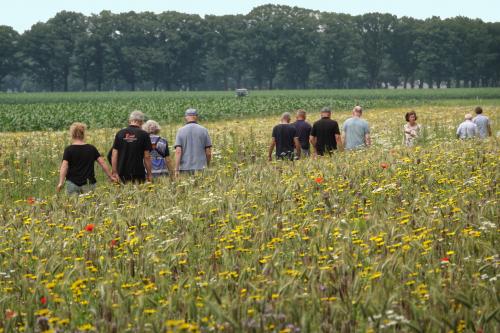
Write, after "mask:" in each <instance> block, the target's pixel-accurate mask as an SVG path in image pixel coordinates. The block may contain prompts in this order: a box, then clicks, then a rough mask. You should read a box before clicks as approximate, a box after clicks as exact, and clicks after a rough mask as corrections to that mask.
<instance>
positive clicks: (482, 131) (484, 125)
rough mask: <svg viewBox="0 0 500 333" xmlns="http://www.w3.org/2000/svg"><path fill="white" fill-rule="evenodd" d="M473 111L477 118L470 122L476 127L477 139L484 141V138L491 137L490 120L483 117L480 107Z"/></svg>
mask: <svg viewBox="0 0 500 333" xmlns="http://www.w3.org/2000/svg"><path fill="white" fill-rule="evenodd" d="M474 111H475V112H476V115H477V116H475V117H474V119H472V122H473V123H474V124H476V125H477V129H478V130H479V137H480V138H481V139H485V138H486V137H488V136H491V124H490V119H489V118H488V117H486V116H484V115H483V109H482V108H481V107H480V106H478V107H477V108H476V109H475V110H474Z"/></svg>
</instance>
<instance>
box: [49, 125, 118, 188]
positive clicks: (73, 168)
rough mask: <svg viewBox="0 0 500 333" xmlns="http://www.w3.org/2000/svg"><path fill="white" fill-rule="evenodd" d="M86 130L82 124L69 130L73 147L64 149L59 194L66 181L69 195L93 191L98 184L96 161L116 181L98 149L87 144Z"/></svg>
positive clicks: (72, 126)
mask: <svg viewBox="0 0 500 333" xmlns="http://www.w3.org/2000/svg"><path fill="white" fill-rule="evenodd" d="M86 129H87V126H86V125H85V124H82V123H73V124H72V125H71V127H70V129H69V132H70V135H71V145H70V146H68V147H66V149H64V155H63V161H62V163H61V169H60V172H59V184H58V185H57V188H56V190H57V192H59V191H61V189H62V187H63V185H64V181H65V180H66V191H67V192H68V194H72V193H76V194H81V193H85V192H88V191H91V190H93V189H94V188H95V183H96V179H95V174H94V162H95V161H97V163H99V165H100V166H101V167H102V169H103V170H104V172H105V173H106V175H107V176H108V178H109V179H110V180H111V181H116V179H115V177H113V175H112V174H111V171H110V170H109V168H108V166H107V164H106V162H104V158H103V157H102V156H101V154H99V152H98V151H97V149H96V147H94V146H92V145H89V144H86V143H85V141H84V139H85V130H86Z"/></svg>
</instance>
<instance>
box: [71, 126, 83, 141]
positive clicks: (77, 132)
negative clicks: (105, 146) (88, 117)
mask: <svg viewBox="0 0 500 333" xmlns="http://www.w3.org/2000/svg"><path fill="white" fill-rule="evenodd" d="M86 130H87V125H85V124H84V123H73V124H71V126H70V127H69V134H70V135H71V138H72V139H79V140H83V139H84V138H85V131H86Z"/></svg>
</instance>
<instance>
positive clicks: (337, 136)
mask: <svg viewBox="0 0 500 333" xmlns="http://www.w3.org/2000/svg"><path fill="white" fill-rule="evenodd" d="M335 141H337V149H338V150H339V151H344V145H343V144H342V136H340V134H335Z"/></svg>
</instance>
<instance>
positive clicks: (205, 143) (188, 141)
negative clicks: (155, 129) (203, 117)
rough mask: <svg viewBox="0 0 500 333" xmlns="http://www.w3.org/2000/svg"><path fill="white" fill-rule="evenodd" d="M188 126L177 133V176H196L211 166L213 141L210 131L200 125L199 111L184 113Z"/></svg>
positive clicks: (189, 110) (191, 110)
mask: <svg viewBox="0 0 500 333" xmlns="http://www.w3.org/2000/svg"><path fill="white" fill-rule="evenodd" d="M184 119H185V120H186V124H185V125H184V126H183V127H181V128H180V129H179V130H178V131H177V135H176V137H175V175H176V176H178V175H179V174H180V173H189V174H194V173H195V172H197V171H202V170H204V169H205V168H207V167H209V166H210V161H211V159H212V141H211V139H210V135H209V134H208V130H207V129H206V128H205V127H203V126H201V125H199V124H198V111H197V110H196V109H191V108H189V109H187V110H186V112H185V113H184Z"/></svg>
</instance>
